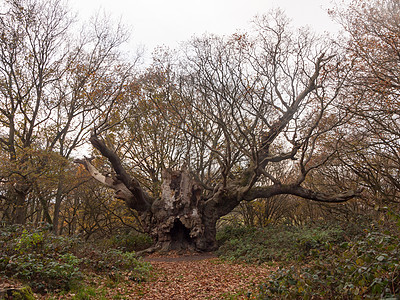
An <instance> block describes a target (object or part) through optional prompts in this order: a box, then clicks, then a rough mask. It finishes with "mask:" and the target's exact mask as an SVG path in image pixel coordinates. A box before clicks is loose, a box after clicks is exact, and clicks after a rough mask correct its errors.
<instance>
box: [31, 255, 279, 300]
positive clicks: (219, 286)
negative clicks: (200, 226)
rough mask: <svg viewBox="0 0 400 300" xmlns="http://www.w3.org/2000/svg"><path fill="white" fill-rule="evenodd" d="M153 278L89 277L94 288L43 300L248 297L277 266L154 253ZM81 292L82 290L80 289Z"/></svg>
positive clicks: (89, 282) (202, 256) (210, 257)
mask: <svg viewBox="0 0 400 300" xmlns="http://www.w3.org/2000/svg"><path fill="white" fill-rule="evenodd" d="M145 260H146V261H148V262H150V263H151V265H152V277H151V278H150V279H149V280H147V281H145V282H139V283H137V282H134V281H131V280H120V281H118V282H115V281H114V282H113V281H110V278H108V277H107V276H93V277H90V278H87V280H86V285H87V286H91V287H94V288H93V290H92V291H91V292H88V293H86V294H87V296H89V297H87V296H86V297H82V296H83V295H79V293H74V292H69V293H68V294H64V295H59V294H58V295H55V294H52V295H51V296H50V295H47V296H41V297H38V298H40V299H143V300H147V299H149V300H150V299H163V300H164V299H171V300H175V299H176V300H180V299H182V300H186V299H249V297H248V295H249V293H250V292H251V291H252V292H257V290H258V286H259V284H261V283H263V282H265V280H266V277H267V275H268V274H270V273H271V272H272V271H274V270H276V269H277V266H271V265H266V264H264V265H248V264H238V263H231V262H227V261H223V260H220V259H218V258H216V256H214V255H210V254H203V255H173V254H172V255H171V254H169V255H167V256H160V255H152V256H148V257H146V258H145ZM81 293H82V292H81Z"/></svg>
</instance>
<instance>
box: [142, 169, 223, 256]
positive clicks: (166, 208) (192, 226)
mask: <svg viewBox="0 0 400 300" xmlns="http://www.w3.org/2000/svg"><path fill="white" fill-rule="evenodd" d="M162 177H163V183H162V185H161V198H160V199H158V200H156V201H154V202H153V205H152V207H151V215H152V217H151V220H150V222H148V223H147V226H148V228H147V229H148V231H149V232H150V234H151V235H152V237H153V238H154V240H155V241H156V247H157V248H159V249H161V250H162V251H169V250H198V251H210V250H214V249H215V248H216V240H215V224H216V220H217V219H216V218H215V216H212V215H205V214H204V212H205V209H204V208H205V205H204V203H203V201H202V198H201V194H202V193H201V188H200V187H199V186H198V185H197V184H196V183H195V182H194V181H193V180H192V179H191V177H190V176H189V173H188V172H187V171H186V170H183V171H171V170H164V171H163V173H162ZM212 219H215V220H212ZM212 232H214V234H210V233H212Z"/></svg>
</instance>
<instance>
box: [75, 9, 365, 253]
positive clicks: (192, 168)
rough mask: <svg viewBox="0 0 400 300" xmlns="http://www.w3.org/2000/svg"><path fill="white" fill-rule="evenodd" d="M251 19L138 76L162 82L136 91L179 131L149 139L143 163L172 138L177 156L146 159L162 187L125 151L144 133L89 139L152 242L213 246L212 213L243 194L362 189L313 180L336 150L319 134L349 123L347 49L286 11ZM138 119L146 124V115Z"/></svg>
mask: <svg viewBox="0 0 400 300" xmlns="http://www.w3.org/2000/svg"><path fill="white" fill-rule="evenodd" d="M254 25H255V28H256V30H255V32H254V33H252V34H235V35H233V36H231V37H229V38H219V37H215V36H205V37H202V38H197V39H193V40H192V41H191V42H188V43H187V44H186V45H185V48H184V49H182V51H181V52H180V53H178V55H177V57H172V56H170V57H169V58H168V55H167V56H166V57H167V58H166V57H164V58H163V59H158V60H156V61H155V63H154V65H153V66H152V67H151V68H149V70H148V72H149V74H150V73H151V76H150V75H148V76H147V77H146V78H147V80H144V78H145V77H141V79H142V84H143V86H144V85H147V86H148V84H149V82H151V83H153V84H158V85H159V86H157V87H156V86H154V87H153V88H144V87H142V88H141V91H144V90H145V92H142V93H138V94H137V97H138V99H136V100H135V99H130V101H131V102H135V101H136V103H137V101H139V102H146V103H152V105H153V106H154V107H155V108H156V111H157V114H158V116H157V117H158V118H159V119H163V120H164V121H165V122H164V123H162V124H164V126H169V128H170V129H169V130H170V131H172V132H173V136H174V139H172V137H171V136H170V137H169V139H167V140H165V141H163V140H157V139H155V140H152V141H151V145H153V146H152V147H153V151H149V152H148V153H146V155H143V159H142V161H141V162H140V166H142V171H143V169H144V167H145V166H146V164H147V165H148V164H150V161H151V159H150V158H151V157H154V156H156V155H158V154H159V153H158V150H159V149H161V148H160V147H159V146H157V145H159V144H162V143H168V142H171V141H174V145H175V148H174V149H173V150H172V151H171V153H170V154H171V155H170V157H172V156H173V157H174V159H175V160H174V161H172V160H171V159H170V160H168V159H167V158H165V157H164V158H163V160H162V163H159V164H158V166H162V167H163V168H162V169H163V170H162V171H160V174H155V172H154V170H155V169H156V168H150V167H149V168H147V169H148V170H153V175H151V174H150V173H149V176H152V177H154V178H155V181H154V182H157V180H160V182H162V183H161V184H160V185H159V187H158V190H154V189H153V190H152V187H151V185H150V184H146V185H144V184H143V183H142V182H143V180H142V179H143V176H142V175H143V174H144V173H143V172H142V173H140V170H138V169H140V167H139V168H136V169H137V170H133V169H132V170H130V169H129V160H128V161H127V163H123V160H121V158H120V157H121V153H128V151H133V150H132V149H147V148H146V147H145V145H144V144H145V143H146V141H147V140H146V139H142V140H141V141H140V142H138V141H137V140H136V141H135V138H131V139H127V140H126V141H125V142H124V143H119V147H118V149H117V150H118V151H117V150H114V148H113V146H112V144H110V143H107V142H106V139H104V138H105V137H104V134H103V138H102V137H101V136H100V135H99V134H96V131H94V133H93V134H92V136H91V139H90V141H91V143H92V145H93V147H94V148H96V149H97V150H98V151H99V152H100V153H101V155H102V156H103V157H106V158H107V159H108V160H109V162H110V164H111V166H112V169H113V172H112V175H103V174H102V173H101V172H100V171H99V170H98V169H96V168H95V167H94V165H93V164H92V163H91V161H90V160H89V159H82V160H79V162H80V163H82V164H83V165H85V167H86V169H87V170H88V171H89V172H90V174H91V175H92V176H93V177H94V178H95V179H96V180H98V181H99V182H101V183H103V184H105V185H107V186H109V187H110V188H112V189H114V190H115V195H116V197H118V198H120V199H123V200H124V201H125V202H126V204H127V205H128V206H129V207H130V208H132V209H134V210H136V211H137V212H138V214H139V216H140V218H141V221H142V223H143V225H144V228H145V230H146V231H147V232H149V233H150V234H151V235H152V237H153V238H154V240H155V243H156V248H161V249H164V250H169V249H182V248H184V249H185V248H186V249H196V250H202V251H207V250H213V249H215V248H216V246H217V245H216V223H217V221H218V220H219V219H220V218H221V217H223V216H224V215H226V214H228V213H229V212H231V211H232V210H233V209H234V208H235V207H236V206H237V205H238V204H239V203H240V202H241V201H252V200H254V199H257V198H269V197H272V196H275V195H280V194H290V195H294V196H298V197H301V198H304V199H309V200H313V201H322V202H327V203H340V202H344V201H348V200H349V199H351V198H353V197H354V196H356V195H357V192H356V191H354V190H340V189H337V190H336V191H334V192H333V193H332V194H327V193H324V192H323V191H320V190H313V189H311V188H310V186H309V185H308V183H307V181H306V178H307V176H308V175H309V174H310V173H312V172H313V171H314V170H316V169H317V168H318V167H320V166H322V165H323V164H325V163H326V162H327V161H329V159H330V158H331V157H332V155H333V154H334V153H335V152H336V151H337V149H335V147H332V148H331V149H326V148H322V147H321V140H324V139H327V138H333V137H334V136H335V135H331V134H330V132H331V131H332V130H337V128H339V127H340V126H341V125H342V123H343V118H342V116H341V114H340V112H339V111H337V109H336V108H337V106H336V103H337V101H340V100H341V97H342V96H343V95H341V87H342V84H343V80H344V78H341V77H340V76H339V77H338V76H336V75H337V74H338V73H339V72H342V70H341V66H340V60H341V58H340V57H339V55H338V54H336V53H335V51H334V50H333V48H332V47H331V46H330V44H329V42H327V41H326V40H324V41H321V40H319V38H317V37H315V36H314V35H313V34H312V33H310V32H308V31H306V30H304V29H301V30H298V31H296V32H293V31H291V30H289V24H288V22H287V20H286V19H285V17H284V16H282V14H281V13H280V12H274V13H272V14H271V15H268V16H263V17H260V18H258V19H256V20H255V22H254ZM344 73H345V72H343V74H344ZM149 78H152V79H153V80H149ZM154 78H156V79H154ZM157 78H158V79H157ZM338 78H339V79H338ZM143 82H144V83H143ZM152 117H154V114H152ZM132 118H143V114H140V113H136V116H135V115H132ZM150 121H151V120H150ZM130 126H132V120H126V129H123V128H122V126H121V130H122V131H123V130H129V127H130ZM141 126H142V127H141ZM158 126H160V125H158ZM135 128H136V129H135V130H136V131H137V130H142V134H145V133H146V132H147V133H148V134H150V131H148V130H149V126H148V123H147V125H146V122H145V121H144V120H143V119H141V121H140V122H139V123H137V126H136V127H135ZM146 130H147V131H146ZM159 130H160V131H162V130H163V128H161V127H159ZM122 131H121V134H122ZM116 139H117V138H116V137H115V135H114V141H115V140H116ZM139 143H140V145H139ZM331 144H332V145H334V144H335V143H334V142H332V143H331ZM121 149H124V151H122V150H121ZM148 149H151V147H148ZM177 153H178V154H179V155H177ZM136 154H137V155H142V154H141V153H139V151H137V152H136ZM149 157H150V158H149ZM130 160H132V158H131V159H130ZM282 162H285V163H284V164H283V167H284V168H287V169H288V170H289V171H290V173H291V174H293V175H292V176H291V177H290V178H287V179H282V178H276V177H275V176H274V173H273V172H270V170H271V166H272V165H274V164H277V163H279V164H282ZM138 165H139V164H138ZM171 167H174V168H171ZM133 174H142V175H141V176H137V175H135V176H134V175H133Z"/></svg>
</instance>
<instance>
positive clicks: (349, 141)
mask: <svg viewBox="0 0 400 300" xmlns="http://www.w3.org/2000/svg"><path fill="white" fill-rule="evenodd" d="M332 13H333V14H334V16H335V18H336V19H337V20H338V21H339V22H340V23H341V24H342V26H343V28H344V30H345V32H346V33H347V34H348V38H347V39H346V40H345V41H343V42H344V43H343V48H345V49H346V50H347V51H348V52H347V53H348V54H347V55H348V59H349V60H350V61H351V63H352V64H353V69H352V73H351V76H349V77H348V80H347V83H346V86H347V87H346V90H347V97H346V101H345V102H344V104H343V110H346V111H348V112H349V113H351V114H352V115H353V117H352V120H351V122H349V123H348V125H347V128H348V129H347V132H348V133H349V134H347V136H346V139H343V140H342V143H341V151H340V155H339V156H338V160H337V161H336V168H340V169H341V170H342V174H347V179H346V181H347V182H348V181H349V179H350V180H352V181H358V182H360V183H361V184H362V185H363V186H365V187H366V189H365V190H364V193H363V199H364V200H365V201H364V205H365V204H367V206H368V207H369V209H370V210H371V209H372V208H376V209H379V208H382V207H385V206H389V207H391V208H394V209H397V208H396V207H397V204H398V202H399V193H398V191H399V187H400V185H399V183H400V182H399V180H398V178H399V176H398V175H399V174H398V171H399V164H400V160H399V150H400V149H399V138H400V135H399V132H400V131H399V129H400V128H399V124H400V123H399V117H400V114H399V113H400V111H399V108H400V102H399V78H400V77H399V63H400V61H399V56H398V53H399V51H400V48H399V42H400V17H399V16H400V6H399V3H398V1H391V0H382V1H381V0H379V1H354V2H352V4H351V5H350V6H349V7H347V8H344V9H337V10H336V11H334V12H332ZM349 174H350V175H349ZM342 181H343V180H342Z"/></svg>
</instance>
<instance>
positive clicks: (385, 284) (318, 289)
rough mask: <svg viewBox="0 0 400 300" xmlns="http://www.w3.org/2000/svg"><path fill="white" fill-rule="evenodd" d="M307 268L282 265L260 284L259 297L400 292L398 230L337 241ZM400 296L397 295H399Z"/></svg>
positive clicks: (374, 295) (390, 295)
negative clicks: (337, 242) (338, 242)
mask: <svg viewBox="0 0 400 300" xmlns="http://www.w3.org/2000/svg"><path fill="white" fill-rule="evenodd" d="M325 246H326V249H327V251H325V252H321V254H322V255H320V256H316V257H313V259H312V260H310V261H308V264H307V267H304V268H300V267H297V268H294V267H292V268H281V269H279V270H278V271H276V272H274V273H273V274H272V275H271V276H270V278H269V280H268V281H267V282H266V283H264V284H262V285H260V287H259V288H260V290H259V292H258V293H257V297H256V299H272V298H273V299H275V298H278V297H282V298H288V299H295V298H302V299H378V298H380V299H382V298H396V297H399V296H400V239H399V236H398V232H397V233H396V232H392V233H390V232H388V231H384V230H377V229H376V228H374V229H373V230H370V231H367V233H366V235H364V236H363V237H358V238H357V239H353V240H352V241H348V242H347V241H346V242H342V243H340V244H335V243H333V242H330V243H327V244H326V245H325ZM396 299H397V298H396Z"/></svg>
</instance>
